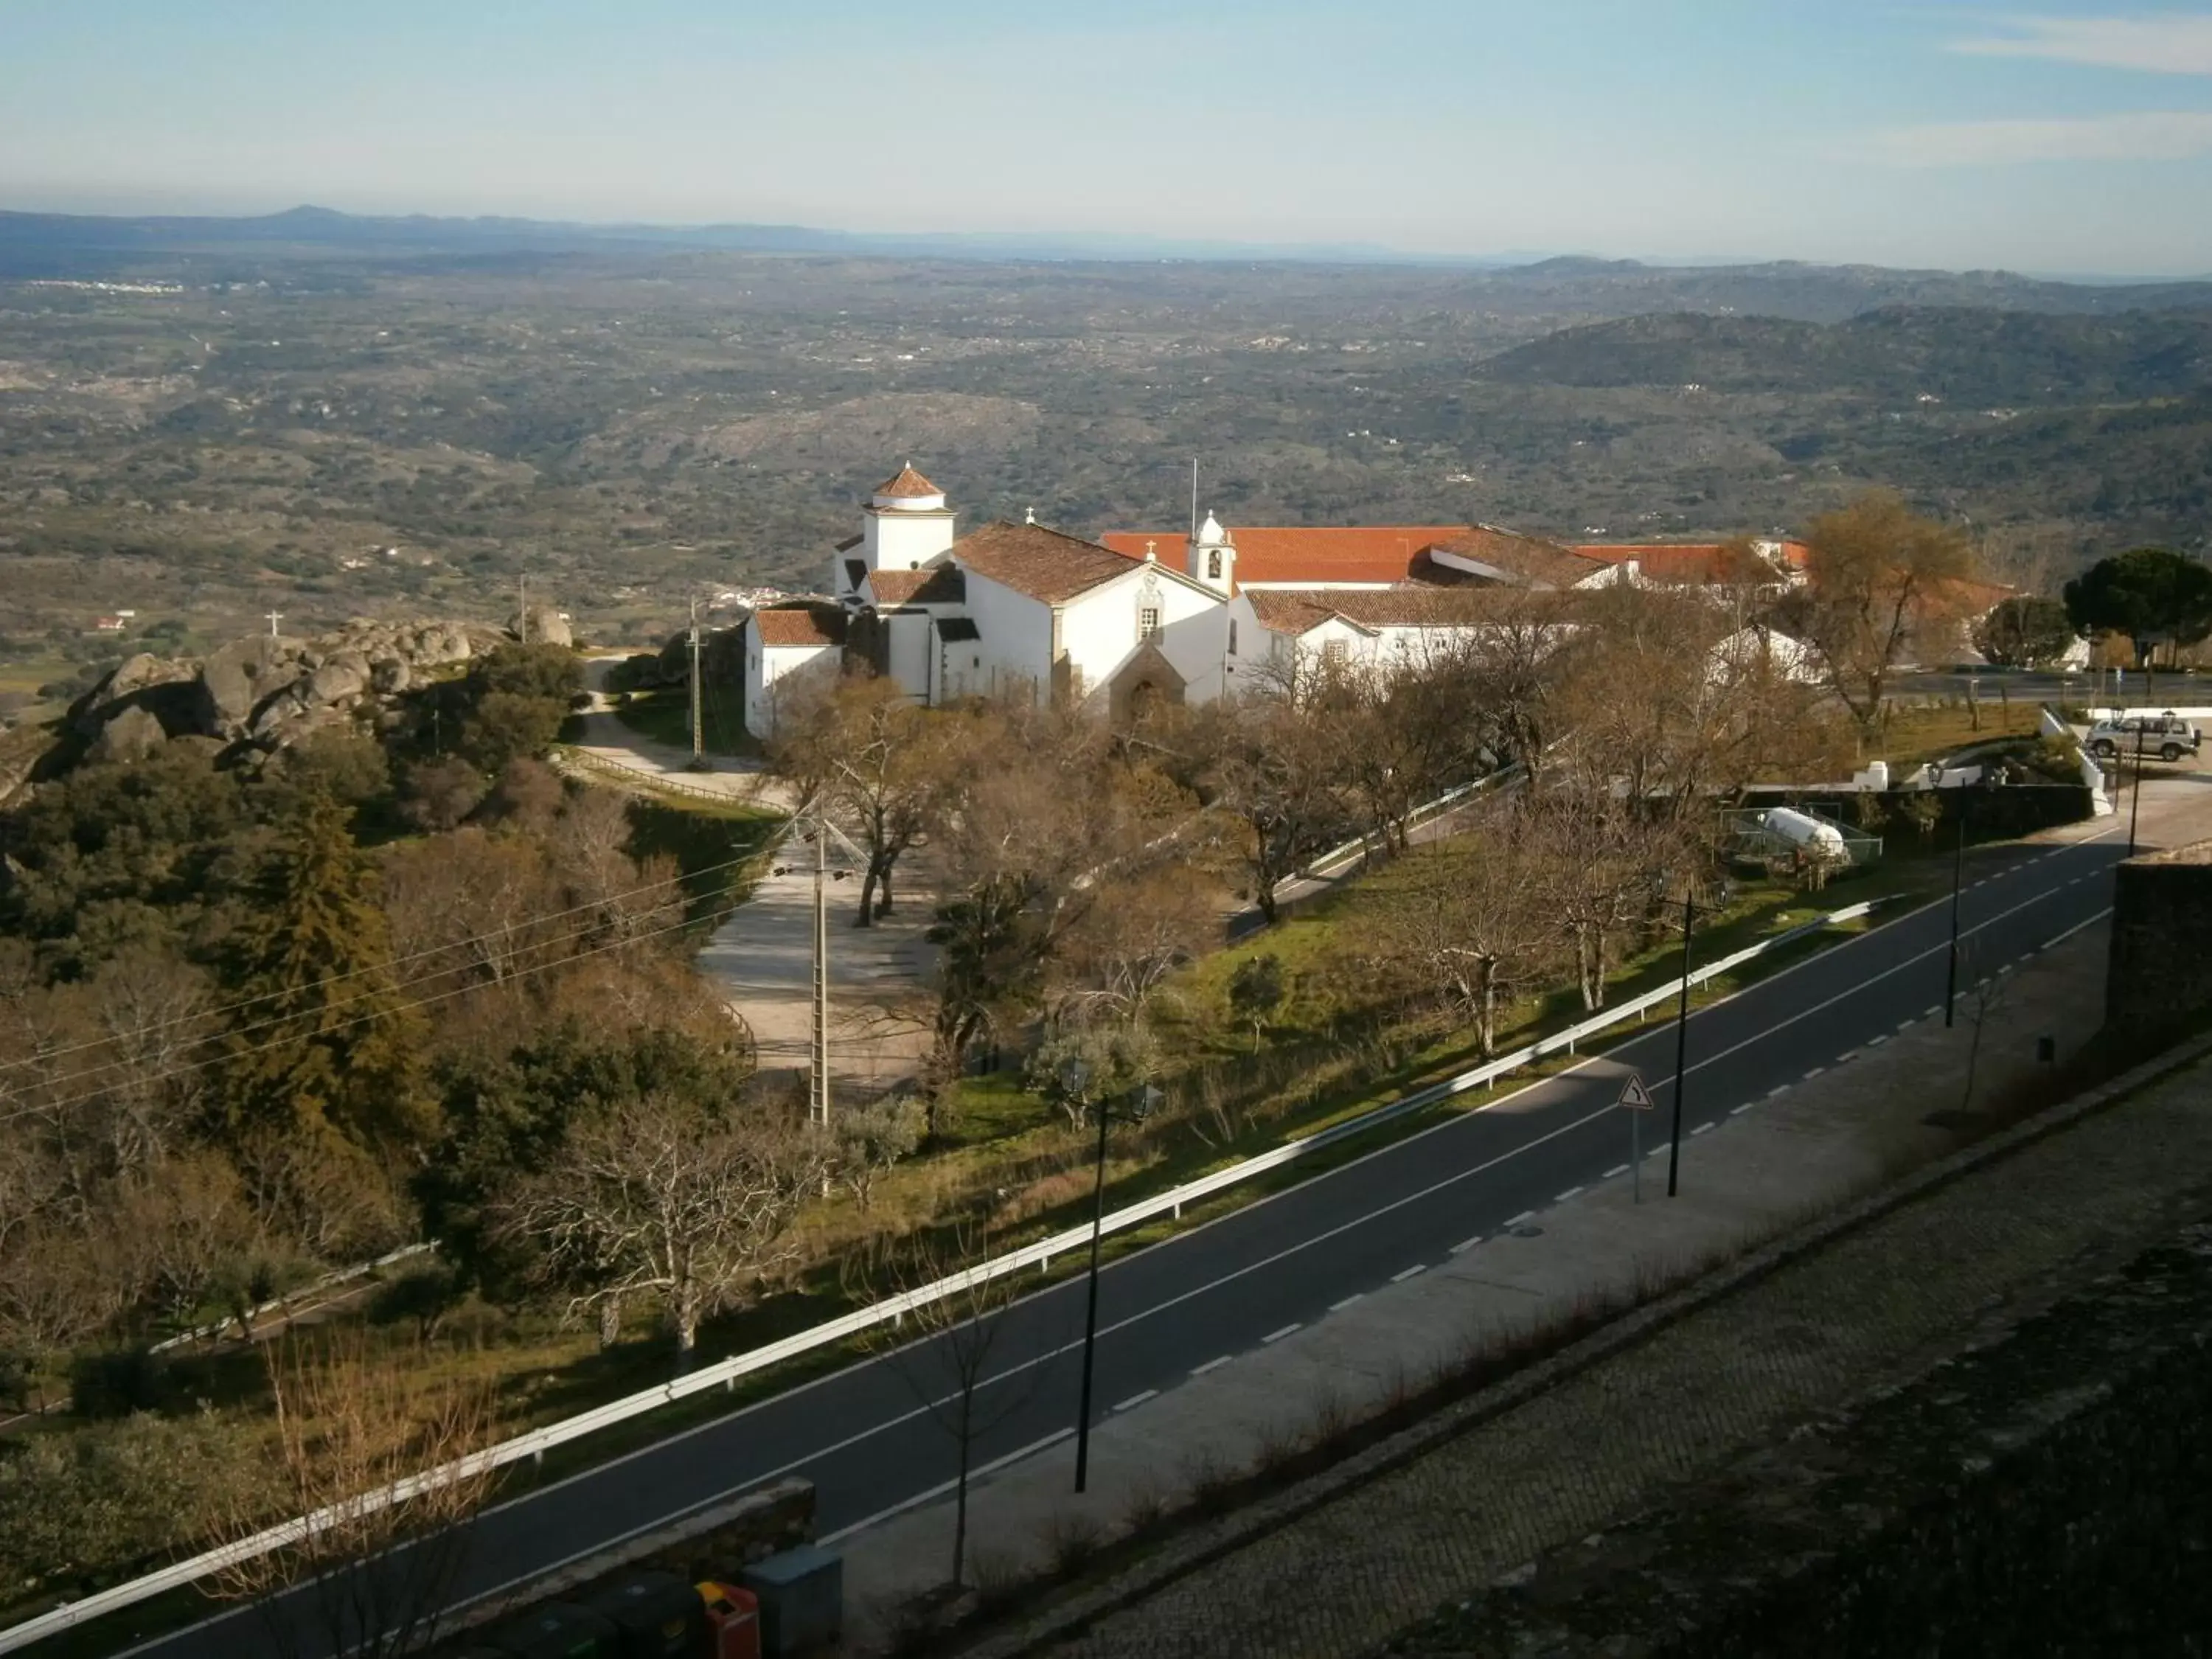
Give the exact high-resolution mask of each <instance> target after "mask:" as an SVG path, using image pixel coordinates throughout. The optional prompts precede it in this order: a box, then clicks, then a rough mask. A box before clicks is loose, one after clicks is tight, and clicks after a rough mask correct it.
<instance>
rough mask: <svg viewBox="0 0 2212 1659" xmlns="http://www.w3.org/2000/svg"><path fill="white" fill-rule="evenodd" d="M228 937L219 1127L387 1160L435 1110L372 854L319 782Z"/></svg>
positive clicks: (428, 1123) (416, 1136)
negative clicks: (227, 1018) (248, 911)
mask: <svg viewBox="0 0 2212 1659" xmlns="http://www.w3.org/2000/svg"><path fill="white" fill-rule="evenodd" d="M254 896H255V898H256V900H257V901H258V902H257V903H256V905H255V908H254V910H253V912H252V916H251V919H250V920H249V921H248V922H247V924H246V927H244V928H242V929H241V931H240V938H239V939H238V941H237V943H236V946H235V957H234V986H235V989H236V990H237V992H238V993H239V994H240V997H241V999H242V1000H241V1004H240V1007H239V1009H238V1011H237V1013H236V1015H235V1023H234V1028H233V1030H232V1033H231V1035H230V1037H229V1039H228V1043H227V1045H226V1054H225V1059H224V1063H223V1067H222V1072H223V1075H222V1100H223V1115H224V1118H225V1120H226V1124H227V1127H228V1129H229V1130H230V1131H231V1132H232V1133H235V1134H240V1135H247V1136H250V1135H252V1134H253V1133H257V1132H259V1133H271V1132H273V1133H276V1134H278V1135H280V1136H283V1137H286V1138H292V1137H295V1136H300V1137H304V1138H306V1139H310V1140H313V1141H323V1140H329V1141H333V1142H336V1143H338V1144H340V1145H343V1146H349V1147H350V1148H352V1149H353V1150H355V1151H357V1152H374V1153H376V1154H379V1155H380V1159H383V1160H388V1159H389V1158H390V1157H391V1156H392V1155H394V1154H404V1152H408V1151H411V1150H414V1149H418V1148H420V1147H421V1146H422V1145H423V1144H424V1143H425V1142H426V1141H427V1139H428V1135H429V1132H430V1130H431V1129H432V1127H433V1126H434V1125H435V1111H434V1109H433V1108H432V1105H431V1103H430V1102H429V1100H428V1097H427V1096H426V1094H425V1092H424V1091H423V1089H422V1083H421V1079H420V1075H419V1066H418V1061H417V1059H416V1056H417V1054H419V1052H420V1048H421V1037H422V1020H421V1017H420V1016H419V1015H418V1014H416V1013H415V1012H413V1011H412V1010H411V1009H410V1007H409V1006H408V1005H407V1004H406V1002H405V1001H404V999H403V997H402V996H401V994H400V993H399V991H398V988H397V987H396V986H395V984H394V983H393V979H392V966H391V952H390V950H389V947H388V945H387V944H386V934H385V921H384V912H383V910H382V908H380V906H379V905H378V903H377V902H376V872H375V866H374V865H373V864H372V863H371V862H370V860H369V859H368V856H367V855H366V854H364V853H363V852H362V849H361V848H359V847H357V846H356V844H355V842H354V839H353V836H351V835H350V834H349V832H348V829H347V827H346V813H345V809H344V808H343V807H341V806H340V805H338V804H337V802H336V801H334V800H332V799H331V798H330V797H329V796H327V795H313V796H310V797H308V798H307V799H306V800H305V801H304V802H303V803H302V804H301V809H300V811H299V813H298V816H297V817H295V819H294V821H293V822H292V823H291V824H290V825H289V826H288V828H287V829H286V832H285V834H284V836H283V839H282V840H281V841H280V842H279V844H278V846H277V848H276V851H275V852H274V853H273V854H271V855H270V857H269V859H268V860H266V861H265V863H264V867H263V869H262V872H261V874H260V878H259V880H258V883H257V884H256V889H255V893H254Z"/></svg>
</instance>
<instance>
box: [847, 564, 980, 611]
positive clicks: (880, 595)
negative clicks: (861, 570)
mask: <svg viewBox="0 0 2212 1659" xmlns="http://www.w3.org/2000/svg"><path fill="white" fill-rule="evenodd" d="M868 591H869V592H871V593H872V594H874V595H875V596H876V603H877V604H878V605H958V604H960V603H962V602H963V600H965V599H967V597H968V583H967V581H966V580H965V579H964V578H963V576H962V575H961V574H960V572H959V570H958V569H957V568H955V567H954V566H951V565H949V564H940V565H933V566H932V567H931V568H929V569H927V570H878V571H873V572H872V573H870V574H869V577H868Z"/></svg>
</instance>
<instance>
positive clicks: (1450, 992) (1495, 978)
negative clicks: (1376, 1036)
mask: <svg viewBox="0 0 2212 1659" xmlns="http://www.w3.org/2000/svg"><path fill="white" fill-rule="evenodd" d="M1534 875H1535V871H1534V859H1533V858H1532V857H1531V856H1530V854H1529V853H1528V849H1527V847H1526V844H1525V843H1524V842H1522V841H1521V840H1520V839H1519V838H1518V837H1517V836H1515V835H1514V834H1512V833H1511V831H1510V828H1508V827H1506V826H1505V825H1504V824H1502V823H1499V822H1498V821H1497V820H1493V821H1492V823H1491V824H1490V825H1488V826H1486V832H1485V833H1482V834H1480V835H1477V836H1462V837H1457V838H1455V839H1454V840H1453V841H1452V842H1448V843H1445V844H1443V845H1440V846H1437V847H1432V848H1422V849H1421V850H1420V851H1419V853H1418V854H1414V855H1413V856H1411V857H1409V858H1407V859H1406V860H1404V861H1402V862H1401V864H1400V865H1399V866H1398V867H1397V868H1396V869H1395V870H1393V871H1392V872H1390V873H1389V877H1388V878H1385V879H1384V880H1383V881H1382V882H1381V883H1378V884H1377V885H1376V888H1375V890H1374V892H1373V896H1372V900H1371V902H1372V904H1373V907H1374V908H1373V910H1372V912H1371V915H1372V923H1371V927H1370V930H1369V933H1368V938H1369V940H1370V943H1369V945H1368V953H1369V955H1370V960H1372V961H1373V963H1375V965H1376V967H1377V968H1378V969H1381V970H1382V971H1383V972H1384V973H1385V974H1387V975H1389V976H1390V977H1391V978H1394V979H1395V980H1397V981H1399V982H1400V983H1401V984H1403V985H1405V986H1407V988H1409V989H1411V990H1413V991H1414V992H1416V993H1418V994H1422V995H1425V996H1428V997H1431V998H1433V999H1435V1000H1437V1001H1438V1002H1440V1003H1441V1004H1442V1005H1443V1006H1444V1007H1445V1008H1446V1009H1448V1010H1449V1012H1452V1013H1454V1014H1455V1015H1457V1016H1458V1017H1460V1018H1464V1019H1468V1020H1471V1021H1472V1022H1473V1023H1474V1030H1475V1038H1476V1042H1477V1045H1478V1047H1479V1048H1480V1051H1481V1053H1482V1054H1483V1056H1484V1057H1485V1058H1487V1057H1488V1056H1489V1055H1490V1054H1491V1053H1492V1051H1493V1049H1494V1048H1495V1047H1496V1042H1497V1031H1498V1005H1499V1002H1500V1000H1502V999H1503V998H1504V997H1505V996H1508V995H1510V994H1511V992H1512V991H1513V989H1514V988H1515V987H1516V986H1518V985H1520V984H1522V983H1523V982H1525V981H1528V980H1529V979H1532V978H1534V977H1536V976H1537V975H1540V974H1541V972H1543V971H1544V970H1545V969H1546V968H1547V966H1548V965H1549V964H1548V960H1547V958H1548V957H1549V953H1550V952H1551V951H1553V949H1554V948H1555V944H1556V940H1557V938H1558V934H1557V930H1556V927H1554V925H1553V924H1554V919H1553V916H1552V915H1551V914H1550V912H1549V909H1548V907H1547V905H1546V904H1545V902H1544V899H1543V895H1542V892H1541V886H1540V884H1538V882H1537V881H1536V880H1535V879H1534Z"/></svg>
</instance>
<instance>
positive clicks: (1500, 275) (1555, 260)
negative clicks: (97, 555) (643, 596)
mask: <svg viewBox="0 0 2212 1659" xmlns="http://www.w3.org/2000/svg"><path fill="white" fill-rule="evenodd" d="M682 251H717V252H734V253H750V254H782V255H792V256H805V257H813V258H904V259H960V260H982V261H1005V262H1009V263H1035V262H1055V263H1115V262H1118V263H1123V264H1137V263H1159V262H1184V263H1212V264H1303V265H1308V266H1328V265H1337V266H1343V267H1357V268H1358V269H1359V270H1364V271H1367V272H1370V273H1383V272H1387V271H1389V270H1391V269H1393V268H1396V269H1398V270H1402V271H1404V272H1406V273H1407V276H1408V278H1409V279H1415V278H1418V279H1420V280H1423V281H1425V282H1427V283H1436V282H1437V281H1439V280H1441V281H1443V282H1446V283H1453V284H1457V283H1467V284H1470V285H1472V291H1471V292H1470V293H1462V295H1461V296H1460V297H1462V298H1467V297H1472V295H1473V293H1479V294H1480V296H1481V298H1482V300H1483V302H1484V303H1486V304H1488V303H1493V302H1494V303H1496V304H1498V305H1499V306H1500V307H1504V308H1507V309H1510V310H1512V311H1515V312H1518V313H1544V314H1547V315H1557V316H1559V318H1561V319H1563V320H1565V319H1572V318H1574V317H1577V316H1586V317H1591V318H1598V317H1620V316H1623V315H1628V314H1633V313H1642V312H1682V311H1689V312H1705V313H1723V314H1725V313H1731V312H1735V313H1755V314H1759V315H1764V316H1774V317H1784V318H1792V319H1798V320H1802V321H1808V322H1836V321H1840V320H1842V319H1846V318H1850V317H1854V316H1857V315H1859V314H1861V313H1864V312H1868V311H1872V310H1876V309H1880V308H1882V307H1895V306H1942V307H1960V306H1971V307H1990V308H1994V309H1997V310H2012V311H2039V312H2051V313H2062V314H2065V313H2070V314H2081V315H2091V314H2110V313H2120V312H2126V311H2139V310H2147V311H2177V310H2198V309H2206V308H2212V279H2208V280H2204V281H2170V282H2140V283H2136V282H2125V281H2117V280H2114V281H2106V280H2099V281H2092V282H2081V281H2072V282H2061V281H2055V280H2051V279H2048V278H2042V277H2034V276H2021V275H2019V274H2017V273H2015V272H2012V271H2003V270H1975V271H1948V270H1892V269H1889V268H1887V267H1883V266H1879V265H1819V264H1804V263H1801V262H1797V261H1793V260H1779V261H1771V262H1765V263H1752V264H1647V263H1644V262H1643V261H1640V260H1636V259H1604V258H1590V257H1587V256H1583V255H1565V256H1555V257H1551V258H1534V257H1533V256H1528V255H1510V256H1499V257H1498V258H1442V257H1431V256H1424V255H1419V254H1409V253H1405V252H1398V251H1395V250H1392V249H1389V248H1385V247H1378V246H1368V245H1363V244H1341V245H1333V244H1331V245H1324V244H1255V243H1237V242H1215V241H1193V240H1174V239H1170V238H1147V237H1109V236H1087V237H1086V236H1051V235H1035V234H1020V233H1006V234H995V233H994V234H983V233H966V232H925V233H915V234H889V233H873V232H872V233H860V232H848V231H838V230H820V229H815V228H811V227H808V226H805V225H753V224H721V225H647V224H579V223H570V222H559V221H549V220H538V219H515V218H474V219H453V218H435V217H430V216H423V215H419V214H415V215H408V216H400V217H380V216H363V215H357V214H349V213H339V212H337V211H334V210H331V209H329V208H319V207H296V208H293V209H291V210H289V211H287V212H283V213H272V214H266V215H262V216H257V217H250V218H211V217H185V216H144V217H104V216H93V215H80V214H56V213H10V212H0V280H9V279H13V280H19V281H20V280H24V279H36V278H41V277H44V278H62V279H69V278H77V279H100V278H113V277H118V276H160V275H168V276H179V275H188V274H189V275H196V276H199V277H200V278H202V279H204V278H205V276H207V274H208V266H209V264H210V261H222V260H225V259H228V260H229V261H232V262H236V261H238V260H241V259H251V260H254V261H274V260H288V259H296V260H314V259H321V260H325V261H333V260H351V261H356V262H361V261H367V262H371V263H389V262H399V263H422V262H426V261H439V260H464V261H472V262H484V261H492V262H498V261H502V260H517V261H534V260H542V259H545V258H563V257H598V258H617V259H635V258H651V257H656V256H662V255H665V254H668V253H671V252H682Z"/></svg>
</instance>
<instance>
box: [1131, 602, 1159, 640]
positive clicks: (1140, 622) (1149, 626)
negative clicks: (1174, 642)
mask: <svg viewBox="0 0 2212 1659" xmlns="http://www.w3.org/2000/svg"><path fill="white" fill-rule="evenodd" d="M1159 631H1160V608H1159V606H1158V605H1146V606H1145V607H1144V609H1142V610H1141V611H1138V612H1137V637H1138V638H1139V639H1140V640H1148V639H1150V638H1152V635H1155V634H1157V633H1158V632H1159Z"/></svg>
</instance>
